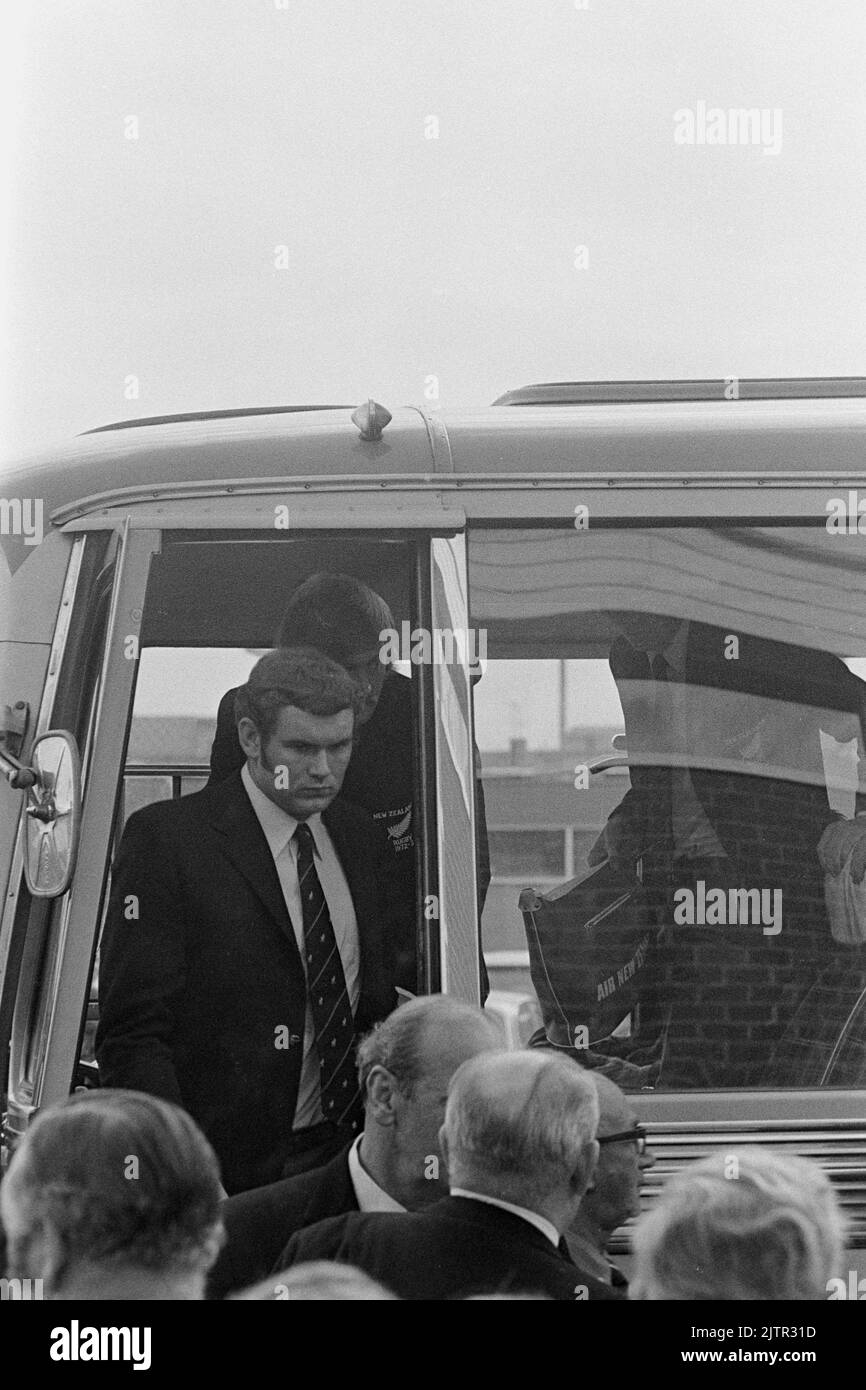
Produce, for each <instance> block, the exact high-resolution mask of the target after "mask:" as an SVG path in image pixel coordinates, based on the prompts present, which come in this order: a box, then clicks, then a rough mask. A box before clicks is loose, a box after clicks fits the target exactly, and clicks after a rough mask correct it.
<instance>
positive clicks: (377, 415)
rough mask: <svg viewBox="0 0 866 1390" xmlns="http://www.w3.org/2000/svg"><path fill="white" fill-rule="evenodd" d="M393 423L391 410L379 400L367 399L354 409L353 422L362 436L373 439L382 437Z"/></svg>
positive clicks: (369, 439)
mask: <svg viewBox="0 0 866 1390" xmlns="http://www.w3.org/2000/svg"><path fill="white" fill-rule="evenodd" d="M390 423H391V412H390V410H386V409H385V407H384V406H383V405H380V404H379V402H378V401H365V403H364V404H363V405H359V406H358V409H357V410H353V411H352V424H353V425H357V427H358V429H359V430H360V433H361V438H362V439H366V440H368V441H373V440H376V439H381V438H382V431H383V429H384V428H385V426H386V425H389V424H390Z"/></svg>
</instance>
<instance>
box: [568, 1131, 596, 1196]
mask: <svg viewBox="0 0 866 1390" xmlns="http://www.w3.org/2000/svg"><path fill="white" fill-rule="evenodd" d="M600 1153H601V1146H600V1145H599V1142H598V1140H597V1139H593V1141H592V1143H591V1144H588V1145H587V1147H586V1149H584V1151H583V1153H582V1154H581V1156H580V1158H581V1161H580V1163H579V1164H578V1166H577V1168H575V1170H574V1176H573V1177H572V1185H573V1186H574V1188H575V1189H576V1190H577V1191H578V1192H579V1193H580V1195H581V1196H585V1195H586V1193H587V1192H593V1191H594V1190H595V1170H596V1168H597V1166H598V1156H599V1154H600Z"/></svg>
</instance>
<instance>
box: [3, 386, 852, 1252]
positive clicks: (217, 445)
mask: <svg viewBox="0 0 866 1390" xmlns="http://www.w3.org/2000/svg"><path fill="white" fill-rule="evenodd" d="M864 442H866V403H864V402H863V401H862V400H853V399H848V400H841V399H838V400H822V401H808V400H794V401H784V402H778V401H722V400H720V401H719V402H716V403H713V402H710V403H706V402H694V403H677V404H670V403H661V402H659V403H650V404H617V405H594V406H590V407H586V408H577V407H559V406H554V407H546V408H545V409H543V410H541V409H539V408H537V407H521V406H516V407H509V408H508V409H503V408H500V409H486V410H481V411H477V412H467V413H465V414H463V415H461V416H459V417H458V416H452V415H450V414H449V413H448V412H444V411H443V412H438V411H437V412H435V415H431V416H430V417H429V418H428V419H425V417H424V415H423V413H422V412H420V411H417V410H414V409H405V410H398V411H395V412H394V419H393V420H392V422H391V424H390V425H389V426H388V427H387V428H386V430H385V433H384V435H383V438H382V440H381V441H379V442H378V443H366V442H363V441H361V440H360V438H359V436H358V432H357V429H356V428H355V426H354V425H353V424H352V423H351V420H350V418H349V412H348V411H345V412H344V411H337V410H334V411H327V412H325V411H321V412H311V413H310V414H309V415H306V416H304V415H286V416H279V415H269V416H261V417H252V418H251V417H243V418H238V419H231V418H230V419H228V420H216V419H213V420H205V421H194V422H183V423H174V424H169V423H166V424H161V425H152V426H148V425H142V426H136V427H134V428H130V429H123V430H118V431H116V432H115V431H111V430H106V431H104V432H101V433H99V434H92V435H87V436H83V437H81V438H80V439H79V440H77V441H75V442H74V443H73V444H72V445H70V446H65V447H64V448H61V449H57V450H55V451H54V452H53V453H50V454H43V455H40V456H39V457H38V458H35V459H32V460H30V461H28V462H26V463H25V464H24V465H23V466H22V467H21V468H20V469H19V470H17V471H16V472H14V473H12V474H7V475H6V476H5V477H4V487H5V491H6V494H7V495H12V494H15V495H18V496H22V497H24V496H26V497H43V498H45V501H46V506H45V516H46V534H45V538H44V540H43V541H42V544H41V545H39V546H34V547H24V546H23V543H22V542H21V541H20V540H15V541H13V540H11V539H10V538H7V537H4V538H3V548H4V552H5V553H6V554H7V556H10V557H11V563H10V564H9V566H8V568H7V569H6V570H5V571H4V570H3V567H2V562H0V584H2V591H0V704H6V703H13V702H14V701H15V700H22V699H23V700H26V701H27V702H28V703H29V705H30V711H31V724H30V734H31V736H32V733H33V731H34V727H35V724H36V720H37V717H38V715H39V711H40V708H41V707H42V706H43V692H44V689H45V681H46V673H47V666H48V657H49V651H50V647H51V643H52V640H53V637H54V633H55V628H56V625H57V622H58V617H59V616H60V614H59V609H60V604H61V595H62V592H63V586H64V581H65V578H66V574H67V566H68V560H69V555H70V549H71V546H72V543H73V540H74V537H75V535H76V534H84V533H87V532H88V531H91V530H104V529H110V530H117V529H118V527H119V526H120V525H121V523H122V521H123V520H124V519H125V518H127V517H128V518H129V526H130V529H131V531H133V532H140V531H141V530H145V531H150V532H154V533H155V532H157V531H165V532H170V531H172V530H190V531H193V530H213V531H228V530H237V531H242V530H245V529H249V530H255V531H261V530H276V529H278V523H277V521H276V517H275V511H276V509H277V508H278V507H280V506H281V505H284V504H287V505H288V508H289V529H290V530H295V531H303V530H306V529H309V530H311V531H316V530H321V531H331V532H334V531H340V530H369V531H373V532H375V531H380V530H391V529H395V530H398V531H399V530H407V531H408V530H413V529H414V530H419V531H428V532H430V533H431V534H432V535H439V536H446V537H447V536H449V535H450V536H454V535H457V534H459V533H460V532H462V531H463V530H464V528H465V527H466V526H467V525H470V526H471V525H472V524H478V523H481V524H484V523H486V524H497V525H506V524H510V525H512V526H520V525H531V524H534V525H550V524H557V525H566V524H568V518H569V517H571V516H573V515H574V509H575V507H576V506H577V505H578V504H586V505H587V506H588V507H589V510H590V517H591V522H590V524H592V522H593V521H594V522H595V523H596V524H602V525H605V524H606V525H611V524H614V523H619V524H627V525H635V526H637V525H648V524H652V522H654V521H661V522H664V521H668V522H670V521H675V520H678V521H680V522H683V521H686V522H688V523H689V524H692V525H700V524H701V523H708V522H712V521H715V522H717V523H720V522H724V521H743V520H746V519H752V520H759V519H760V520H764V521H771V520H773V521H777V520H787V521H789V522H793V521H799V522H801V523H803V522H806V523H812V524H819V523H820V521H821V519H822V518H823V517H824V516H825V515H826V509H827V504H828V501H829V500H830V499H831V498H832V497H833V496H836V495H845V494H846V493H847V491H848V490H849V489H852V490H855V491H856V490H857V489H858V488H859V490H860V493H861V494H862V495H864V496H866V451H864ZM49 515H54V516H55V517H56V518H57V519H58V520H59V521H60V522H61V523H62V524H63V525H64V526H65V529H64V530H57V529H49V528H48V525H47V518H48V516H49ZM141 540H142V548H141V551H140V553H138V551H137V556H138V558H137V564H138V566H139V568H138V571H137V573H138V575H139V580H138V581H137V583H138V588H139V590H140V587H141V585H140V576H141V574H143V573H144V564H145V555H146V554H149V553H150V550H151V548H152V547H153V546H155V544H156V541H155V537H142V538H141ZM446 544H447V542H446ZM458 570H459V566H458ZM455 582H456V583H457V588H458V590H459V588H460V584H461V583H463V582H464V578H463V577H462V576H461V574H460V573H459V572H458V573H456V581H455ZM443 611H447V606H443ZM457 611H459V612H460V613H461V614H462V613H465V612H466V602H465V590H464V591H463V598H462V602H461V603H460V604H458V608H457ZM126 626H127V627H128V624H127V625H126ZM115 630H116V631H119V629H118V628H117V624H116V623H115ZM123 630H124V631H126V627H124V629H123ZM113 659H114V660H116V654H115V657H114V658H113ZM443 679H444V677H443V675H442V673H441V672H440V673H439V675H438V676H437V681H438V682H439V686H438V698H439V707H438V708H437V716H438V715H440V714H441V713H442V709H441V704H442V699H443V693H444V692H445V687H444V686H443V685H442V684H441V682H442V681H443ZM122 685H123V682H121V685H120V686H115V688H112V686H111V685H110V684H109V686H108V687H107V688H106V690H105V691H104V692H103V704H102V706H101V714H100V719H101V720H103V721H104V722H106V723H107V725H108V726H110V728H111V731H112V732H111V738H110V740H109V743H110V748H111V750H113V751H111V752H110V753H109V751H108V745H106V750H107V751H106V757H109V758H115V759H116V758H117V756H118V749H119V748H120V746H121V745H122V742H123V732H122V725H123V724H124V721H125V720H126V718H127V717H128V708H127V707H126V706H125V705H124V700H126V699H127V697H128V691H126V692H124V689H123V688H121V686H122ZM448 695H449V707H448V713H449V717H450V716H452V715H453V714H454V711H455V710H456V711H458V712H459V715H460V719H461V720H463V719H468V720H469V723H468V725H467V728H466V740H465V741H466V742H468V744H469V745H470V747H471V738H472V728H471V691H469V690H468V688H467V687H465V686H463V687H462V688H461V689H459V690H456V691H454V690H452V691H449V692H448ZM437 734H438V737H439V740H440V742H439V765H438V772H439V777H440V780H441V779H444V778H445V777H446V776H449V775H450V792H451V795H452V799H451V802H450V805H451V806H453V807H456V808H457V809H458V810H459V811H460V817H457V818H456V819H460V818H462V819H461V833H463V834H465V833H468V826H470V825H471V824H472V812H471V797H470V798H469V799H468V801H467V796H466V795H465V792H466V785H465V778H466V776H467V775H468V765H469V760H467V767H466V769H465V770H464V785H463V793H464V794H461V792H460V783H461V777H460V767H459V758H458V757H457V756H455V748H456V744H455V742H454V739H453V738H452V739H451V741H450V743H449V742H448V739H447V738H446V737H445V736H444V734H443V733H442V728H441V727H440V725H439V724H438V722H437ZM463 751H464V756H465V755H466V751H465V748H464V750H463ZM470 756H471V755H470ZM449 763H450V769H449V766H448V764H449ZM99 775H100V779H101V781H100V784H101V785H102V786H104V787H105V788H108V787H110V785H111V784H112V778H116V779H119V778H120V775H121V768H120V766H119V765H118V766H117V767H114V768H113V769H112V767H109V766H108V765H107V764H106V765H105V766H102V767H101V769H100V773H99ZM20 810H21V797H20V795H19V794H17V793H12V792H11V790H9V789H3V788H0V885H3V884H6V883H7V879H8V875H9V872H10V864H11V862H12V854H13V847H14V841H15V835H16V827H17V825H18V821H19V816H20ZM464 813H465V814H464ZM456 819H455V817H453V816H452V818H451V820H449V818H448V817H447V816H442V815H441V808H440V818H439V823H438V827H437V831H438V836H439V844H438V855H439V858H440V860H442V859H443V858H445V859H447V855H448V851H449V844H450V837H451V836H452V835H453V834H454V833H455V824H456ZM91 820H92V821H93V823H94V825H95V824H96V821H97V820H98V822H99V824H98V837H97V838H98V840H99V845H98V846H96V842H95V841H94V843H93V844H88V843H86V842H85V841H82V846H81V856H82V858H83V859H85V860H86V859H87V856H88V855H91V856H93V855H94V853H95V850H96V849H98V851H99V852H98V853H96V857H95V859H91V860H90V861H88V863H87V875H86V877H87V882H86V883H81V884H80V886H79V891H78V897H79V901H81V900H82V899H83V898H84V897H86V898H87V899H88V902H90V903H93V902H95V900H96V898H97V897H98V883H99V881H101V875H102V874H103V872H104V868H105V864H104V863H103V862H101V861H100V854H102V855H103V857H104V851H105V845H106V844H107V829H106V820H105V811H104V809H103V812H102V813H101V814H99V815H97V811H96V808H95V807H94V808H93V810H92V812H91ZM8 886H9V885H7V887H8ZM12 887H14V885H12ZM452 891H453V893H454V894H455V895H456V898H457V900H459V903H460V911H459V913H455V917H454V919H453V920H454V921H455V923H456V922H457V921H458V920H459V919H461V918H462V916H463V915H464V911H465V907H466V903H468V902H471V901H472V900H473V898H474V891H475V885H474V883H473V882H471V880H467V881H465V882H462V883H461V882H455V883H454V884H453V886H452ZM74 897H75V893H74V892H73V906H74ZM457 929H458V928H457V927H456V926H455V927H454V928H452V930H457ZM78 930H79V932H80V933H83V934H84V936H85V937H86V936H87V931H88V930H89V932H90V934H91V937H92V935H93V933H94V932H95V926H94V924H93V923H92V922H90V923H89V925H88V924H87V923H84V922H80V923H79V925H78ZM7 937H8V933H6V935H5V936H4V937H3V938H0V945H3V942H4V941H5V940H6V939H7ZM91 947H92V940H88V941H83V940H79V941H77V942H76V946H75V950H74V951H73V952H71V954H70V964H69V968H68V970H63V969H60V970H59V971H58V974H57V975H56V977H55V979H54V981H53V984H52V991H53V997H54V1009H53V1012H52V1015H51V1016H52V1018H57V1019H58V1020H59V1022H58V1023H57V1024H56V1025H54V1026H55V1027H56V1032H55V1035H54V1036H53V1038H49V1039H48V1040H47V1052H46V1056H47V1059H48V1064H49V1065H48V1070H47V1072H46V1073H45V1074H44V1077H43V1079H44V1080H45V1081H46V1087H47V1089H46V1091H45V1093H44V1094H43V1095H42V1096H41V1097H40V1098H41V1100H42V1101H43V1102H44V1101H48V1100H51V1099H56V1098H57V1097H59V1095H61V1094H63V1092H64V1088H65V1087H66V1086H67V1085H68V1077H69V1075H70V1071H69V1067H68V1066H67V1064H66V1062H65V1061H64V1058H63V1056H62V1055H61V1053H62V1052H63V1049H64V1048H65V1047H66V1046H67V1045H68V1040H69V1038H70V1037H71V1036H72V1034H73V1033H74V1031H75V1022H74V1014H75V1011H76V1009H77V1008H80V1004H81V1000H80V998H79V997H78V996H80V995H81V991H82V988H83V985H82V981H83V979H84V975H85V973H86V972H85V965H86V956H87V954H88V952H89V951H90V949H91ZM443 956H444V959H443V970H444V977H445V983H446V987H448V985H449V983H450V984H452V987H453V986H456V987H457V989H458V991H459V992H460V993H461V994H471V993H472V992H473V991H474V989H475V982H476V980H477V969H476V968H475V966H474V964H473V960H472V952H471V950H469V949H467V944H466V941H462V942H455V941H453V940H452V941H449V940H448V938H447V936H446V938H445V940H444V944H443ZM73 958H74V959H73ZM0 966H2V962H0ZM449 971H450V974H449ZM73 976H74V984H75V989H74V990H72V994H75V995H76V997H75V998H73V997H72V996H71V995H70V997H69V998H68V999H64V998H63V991H64V989H65V988H67V987H71V985H72V983H73ZM634 1099H635V1104H636V1107H637V1108H638V1110H639V1112H640V1117H641V1120H642V1121H644V1122H646V1123H647V1124H648V1125H649V1126H650V1128H651V1130H652V1131H653V1134H654V1136H655V1141H656V1149H657V1153H658V1156H659V1162H658V1164H657V1166H656V1168H655V1169H654V1170H653V1171H652V1172H651V1173H650V1175H649V1176H648V1180H647V1185H646V1196H647V1200H651V1199H652V1196H653V1194H654V1193H655V1192H656V1191H657V1190H658V1187H659V1185H660V1183H661V1182H662V1181H664V1179H665V1178H666V1177H667V1176H668V1175H669V1174H670V1173H671V1172H673V1171H676V1170H677V1169H678V1168H680V1167H682V1166H683V1165H684V1164H686V1163H687V1162H688V1161H689V1160H690V1159H692V1158H694V1157H696V1156H698V1155H700V1154H703V1153H707V1152H710V1151H712V1150H717V1149H719V1148H720V1147H721V1148H723V1149H726V1148H727V1147H729V1146H733V1145H739V1144H742V1143H750V1142H761V1143H763V1144H768V1145H776V1144H778V1145H780V1146H782V1147H790V1148H793V1149H796V1150H797V1151H798V1152H800V1153H804V1154H808V1155H811V1156H813V1157H814V1158H815V1159H816V1160H818V1161H820V1162H821V1163H822V1166H824V1167H825V1169H826V1170H827V1171H828V1172H829V1173H830V1174H831V1175H832V1177H833V1178H834V1181H835V1182H836V1184H837V1186H838V1188H839V1190H840V1194H841V1196H842V1200H843V1205H844V1206H845V1208H846V1211H847V1212H848V1213H849V1215H850V1217H851V1220H852V1236H851V1243H852V1253H851V1260H852V1268H854V1267H856V1266H857V1262H858V1261H860V1263H861V1264H862V1262H863V1258H864V1257H863V1256H862V1254H858V1253H856V1252H857V1251H862V1250H864V1249H866V1092H864V1091H862V1090H857V1091H841V1090H826V1091H803V1092H793V1091H778V1092H771V1091H761V1092H752V1093H750V1092H733V1091H732V1092H694V1093H689V1094H671V1093H667V1094H652V1093H646V1094H642V1095H636V1096H635V1098H634ZM21 1100H22V1104H24V1102H25V1100H26V1098H25V1097H23V1096H22V1097H21ZM861 1272H862V1271H861Z"/></svg>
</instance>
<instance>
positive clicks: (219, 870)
mask: <svg viewBox="0 0 866 1390" xmlns="http://www.w3.org/2000/svg"><path fill="white" fill-rule="evenodd" d="M356 699H357V688H356V686H355V684H354V682H353V681H352V680H351V678H350V677H349V676H348V675H347V674H346V672H345V671H344V670H343V669H342V668H341V667H340V666H337V665H336V663H334V662H332V661H329V660H328V658H327V657H323V656H321V655H320V654H319V653H318V652H313V651H309V650H304V649H295V650H281V651H275V652H270V653H268V654H267V655H266V656H264V657H262V659H261V660H260V661H259V662H258V663H257V664H256V666H255V667H254V668H253V670H252V672H251V674H250V678H249V680H248V682H247V684H246V686H244V687H242V688H241V690H240V691H239V692H238V698H237V716H238V737H239V739H240V743H241V746H242V747H243V750H244V753H245V756H246V763H245V765H244V768H243V770H242V771H241V772H239V773H235V774H234V775H233V776H232V777H230V778H228V779H227V780H226V781H225V782H222V783H220V784H218V785H217V786H211V787H206V788H205V789H204V790H203V791H200V792H197V793H196V794H195V795H193V796H188V797H181V798H180V799H179V800H177V801H168V802H158V803H156V804H155V805H151V806H147V807H145V808H144V809H143V810H142V811H139V812H137V813H136V814H135V815H133V816H131V817H130V819H129V822H128V823H127V826H126V829H125V831H124V834H123V838H122V841H121V844H120V848H119V850H118V853H117V857H116V860H115V864H114V871H113V883H112V892H111V900H110V903H109V909H108V916H107V920H106V925H105V931H104V934H103V940H102V954H101V966H100V991H99V992H100V1022H99V1030H98V1033H97V1060H98V1062H99V1068H100V1076H101V1079H102V1081H103V1084H105V1085H108V1086H125V1087H128V1088H130V1089H134V1090H142V1091H148V1092H150V1093H151V1094H153V1095H158V1096H162V1097H164V1098H165V1099H167V1100H172V1101H175V1102H177V1103H178V1104H180V1105H183V1106H184V1107H185V1108H186V1109H187V1110H188V1111H189V1112H190V1114H191V1115H192V1116H193V1117H194V1118H195V1119H196V1120H197V1121H198V1123H199V1125H200V1126H201V1128H202V1129H203V1130H204V1132H205V1134H206V1135H207V1136H208V1138H209V1139H210V1141H211V1143H212V1144H213V1146H214V1148H215V1150H216V1152H217V1155H218V1157H219V1159H220V1164H221V1167H222V1173H223V1182H224V1185H225V1187H226V1190H227V1191H229V1192H237V1191H242V1190H244V1189H246V1188H249V1187H255V1186H258V1185H260V1184H262V1183H265V1182H269V1181H274V1180H275V1179H277V1178H279V1177H281V1176H283V1175H285V1174H286V1173H288V1172H301V1171H304V1170H305V1169H306V1168H310V1167H314V1166H315V1165H316V1164H317V1163H321V1162H324V1161H326V1160H327V1159H328V1158H329V1157H331V1156H332V1155H333V1154H334V1153H336V1152H337V1151H338V1150H339V1149H340V1148H342V1147H343V1146H344V1144H345V1143H346V1142H347V1140H348V1139H349V1138H351V1137H352V1135H353V1133H355V1132H356V1131H357V1129H358V1127H359V1121H360V1116H361V1104H360V1097H359V1095H358V1090H357V1078H356V1076H355V1059H354V1044H355V1039H356V1036H357V1034H358V1033H359V1031H362V1030H365V1029H366V1028H368V1027H369V1026H370V1025H371V1024H372V1023H373V1022H374V1021H375V1020H376V1019H378V1018H382V1017H384V1016H385V1015H386V1014H387V1013H389V1012H390V1010H391V1008H392V1007H393V1005H394V1002H395V995H394V990H393V977H394V969H393V963H392V942H393V941H394V940H395V939H396V937H397V936H398V934H399V927H400V925H401V924H398V923H394V922H392V921H391V920H390V917H389V911H390V909H389V907H388V902H387V899H386V896H385V893H384V890H383V885H384V883H385V882H386V877H387V876H386V871H385V869H384V867H383V854H384V847H383V845H382V841H381V838H380V836H379V835H378V834H377V832H376V830H375V828H374V827H373V826H372V825H371V824H370V820H369V817H368V816H367V815H366V813H364V812H363V811H361V810H360V809H358V808H356V807H353V806H351V805H349V804H348V803H345V802H341V801H338V800H335V798H336V796H337V793H338V792H339V790H340V786H341V783H342V780H343V774H344V773H345V770H346V766H347V764H348V761H349V757H350V755H351V751H352V735H353V730H354V720H355V702H356Z"/></svg>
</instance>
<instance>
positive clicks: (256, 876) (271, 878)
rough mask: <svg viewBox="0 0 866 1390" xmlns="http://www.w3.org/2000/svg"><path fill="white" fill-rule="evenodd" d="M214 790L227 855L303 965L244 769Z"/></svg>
mask: <svg viewBox="0 0 866 1390" xmlns="http://www.w3.org/2000/svg"><path fill="white" fill-rule="evenodd" d="M212 790H213V797H214V801H215V806H214V811H213V815H212V817H211V821H212V824H213V826H214V829H215V830H217V831H218V832H219V834H220V835H221V836H222V838H223V845H224V849H225V853H226V856H227V857H228V858H229V859H230V860H231V862H232V864H233V865H234V867H235V868H236V869H237V871H238V873H239V874H241V875H242V877H243V878H244V879H246V881H247V883H248V884H249V886H250V888H251V889H252V891H253V892H254V893H255V895H256V897H257V898H258V899H259V901H260V902H261V903H262V904H263V906H264V907H265V908H266V909H267V911H268V915H269V916H270V917H271V919H272V920H273V921H274V923H275V924H276V925H277V926H278V927H279V929H280V931H281V932H282V933H283V935H284V936H285V937H286V939H287V940H288V941H289V943H290V944H291V946H292V949H293V951H294V953H295V956H296V958H297V962H298V966H299V967H301V958H300V955H299V954H298V945H297V940H296V938H295V932H294V928H293V926H292V920H291V918H290V916H289V912H288V908H287V907H286V900H285V898H284V897H283V890H282V888H281V886H280V880H279V877H278V875H277V870H276V865H275V864H274V860H273V856H272V854H271V851H270V848H269V847H268V842H267V840H266V839H265V837H264V833H263V831H262V828H261V826H260V825H259V822H258V819H257V817H256V813H255V811H254V810H253V808H252V804H251V802H250V799H249V797H248V796H247V793H246V789H245V787H244V784H243V782H242V781H241V777H240V773H239V772H238V773H235V774H234V775H233V776H231V777H229V778H227V780H226V781H225V782H220V783H219V784H218V785H217V786H215V787H214V788H213V789H212Z"/></svg>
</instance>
